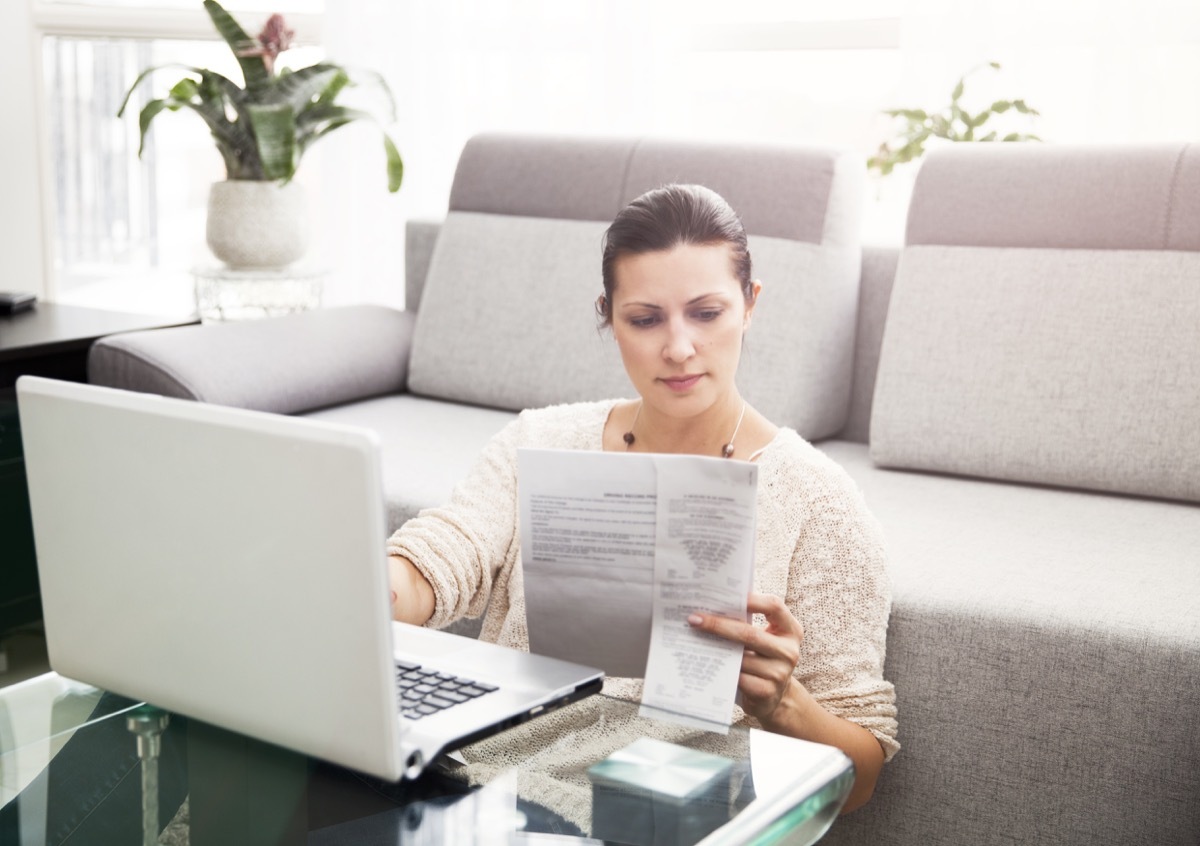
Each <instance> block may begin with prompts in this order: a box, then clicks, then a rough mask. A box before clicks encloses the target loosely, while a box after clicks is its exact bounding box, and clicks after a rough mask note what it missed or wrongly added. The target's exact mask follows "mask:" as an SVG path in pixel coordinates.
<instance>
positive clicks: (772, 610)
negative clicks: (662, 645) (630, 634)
mask: <svg viewBox="0 0 1200 846" xmlns="http://www.w3.org/2000/svg"><path fill="white" fill-rule="evenodd" d="M746 608H747V610H748V611H750V612H752V613H758V614H762V615H763V616H765V617H766V618H767V627H766V628H765V629H760V628H758V627H756V626H753V625H751V624H750V623H746V622H743V621H741V620H734V619H732V618H730V617H721V616H717V615H715V614H700V613H696V614H692V615H691V616H690V617H688V622H689V623H690V624H691V625H692V626H693V627H695V628H697V629H700V630H701V631H706V632H710V633H712V634H715V635H717V636H719V637H723V638H725V639H726V640H732V641H733V642H735V643H740V644H742V645H743V646H745V647H746V652H745V655H744V656H743V657H742V674H741V676H740V678H739V679H738V689H739V690H740V691H741V692H742V709H743V710H744V711H745V712H746V713H747V714H750V715H751V716H753V717H756V718H757V719H758V720H759V722H761V723H763V724H764V725H765V724H767V723H768V722H769V721H770V718H771V716H772V715H773V714H774V713H775V711H776V709H778V708H779V706H780V704H781V703H782V702H783V701H784V698H785V697H786V696H787V695H788V693H789V691H790V690H791V689H792V672H793V671H794V670H795V669H796V664H797V663H798V662H799V661H800V644H801V642H802V641H803V640H804V627H803V626H801V625H800V621H799V620H797V619H796V618H795V617H794V616H792V612H791V611H790V610H788V607H787V605H785V604H784V602H783V600H782V599H780V598H779V597H778V596H775V595H773V594H768V593H752V594H750V597H749V600H748V601H747V603H746Z"/></svg>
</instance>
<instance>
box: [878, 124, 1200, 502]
mask: <svg viewBox="0 0 1200 846" xmlns="http://www.w3.org/2000/svg"><path fill="white" fill-rule="evenodd" d="M979 147H986V148H987V149H979V148H977V147H976V145H960V147H958V148H949V149H946V150H943V151H938V152H936V153H934V154H932V155H931V156H930V157H929V159H928V160H927V161H926V163H925V165H924V166H923V168H922V170H921V173H920V174H919V175H918V179H917V184H916V186H915V187H914V192H913V200H912V205H911V208H910V216H909V225H908V237H907V240H908V244H907V245H906V247H905V248H904V250H903V251H902V253H901V256H900V262H899V266H898V268H897V273H896V281H895V287H894V290H893V292H892V298H891V304H890V307H889V311H888V318H887V325H886V328H885V330H884V337H883V345H882V349H881V353H880V364H879V370H878V375H877V382H876V388H875V397H874V405H873V409H872V417H871V435H870V437H871V456H872V458H873V459H874V460H875V461H876V463H877V464H880V465H883V466H888V467H902V468H911V469H920V470H932V471H942V472H950V473H961V474H966V475H974V476H983V477H989V478H998V479H1008V480H1014V481H1024V482H1035V483H1043V484H1054V485H1063V486H1070V487H1081V488H1088V489H1096V490H1106V491H1114V492H1122V493H1130V494H1142V495H1148V496H1159V497H1168V498H1176V499H1185V500H1200V391H1197V389H1196V386H1197V385H1198V384H1200V331H1198V329H1197V327H1200V252H1197V251H1198V250H1200V203H1198V202H1197V200H1196V197H1197V187H1198V186H1200V148H1197V147H1194V146H1176V147H1165V146H1164V147H1154V148H1128V149H1110V148H1100V149H1097V148H1084V147H1075V148H1063V147H1057V148H1056V147H1050V146H1046V147H1042V146H1033V145H1029V146H1026V145H994V146H992V145H979ZM1189 186H1190V188H1189ZM1185 194H1188V195H1189V196H1187V197H1185V196H1184V195H1185Z"/></svg>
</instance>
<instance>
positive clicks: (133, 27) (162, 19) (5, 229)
mask: <svg viewBox="0 0 1200 846" xmlns="http://www.w3.org/2000/svg"><path fill="white" fill-rule="evenodd" d="M228 6H229V7H232V8H231V11H233V12H234V13H235V14H236V15H237V16H238V19H239V20H240V21H241V23H242V24H243V26H245V27H246V28H247V29H248V30H249V31H252V32H253V31H257V30H258V29H259V28H260V27H261V26H262V24H263V22H265V20H266V19H267V17H269V14H270V13H268V12H243V11H240V10H238V9H237V8H236V6H237V3H236V2H229V3H228ZM278 6H279V9H278V11H279V12H280V13H282V14H284V15H285V16H286V17H287V19H288V25H289V26H290V27H292V28H293V29H294V30H295V32H296V42H297V43H298V44H301V45H307V44H318V43H320V41H321V30H322V26H323V19H324V15H323V14H321V13H312V12H300V11H295V9H294V7H293V8H291V9H290V8H289V4H288V2H287V0H279V3H278ZM55 36H66V37H74V38H129V39H146V40H151V39H153V40H160V39H161V40H171V39H176V40H178V39H184V40H195V41H217V40H219V36H217V34H216V33H215V32H214V30H213V27H212V21H211V20H210V19H209V17H208V14H207V13H206V12H205V11H204V10H203V8H200V7H199V4H198V3H197V8H195V9H164V8H159V7H156V6H154V5H153V3H152V2H146V3H142V4H140V5H123V6H112V7H106V6H99V5H95V4H88V3H85V2H48V0H16V2H10V3H5V4H4V6H3V8H2V9H0V73H3V78H5V79H8V80H20V79H27V80H29V81H30V84H27V85H11V86H10V89H9V90H10V97H11V100H10V103H9V106H10V109H11V112H10V113H11V114H14V115H26V116H28V119H26V120H15V121H13V125H12V126H11V128H10V130H9V131H7V132H5V133H2V134H0V180H2V181H3V183H4V184H5V185H7V186H9V189H10V190H9V191H8V192H6V193H7V197H6V200H5V203H4V208H3V211H0V250H3V253H4V255H5V257H6V264H7V266H8V269H9V270H10V272H11V276H10V277H9V278H10V279H11V280H12V281H11V282H5V283H4V287H5V288H6V289H8V288H12V289H16V290H23V291H30V292H32V293H34V294H35V295H37V296H38V298H39V299H44V300H48V301H53V300H54V299H55V298H56V295H57V293H58V290H57V281H58V280H57V279H56V277H55V273H54V259H53V255H54V244H55V239H56V237H57V228H56V225H55V221H54V192H53V185H52V181H53V178H54V173H55V170H56V167H57V163H56V162H55V161H54V160H53V154H52V148H51V145H50V128H49V121H48V115H47V109H46V103H47V91H46V86H45V77H44V74H43V71H42V61H43V59H42V50H43V39H44V38H46V37H55Z"/></svg>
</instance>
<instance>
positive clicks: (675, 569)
mask: <svg viewBox="0 0 1200 846" xmlns="http://www.w3.org/2000/svg"><path fill="white" fill-rule="evenodd" d="M655 464H656V466H657V469H658V502H657V505H658V509H657V511H658V525H657V532H656V539H655V556H654V571H655V572H654V602H653V617H652V620H653V623H652V628H651V635H650V658H649V661H648V662H647V665H646V683H645V688H644V690H643V693H642V702H643V703H645V705H648V706H653V707H654V708H657V709H660V710H663V711H667V712H673V713H676V714H681V715H685V716H687V717H695V718H700V719H702V720H706V721H710V722H713V723H717V724H720V725H722V726H728V725H729V723H730V720H731V719H732V716H733V705H734V698H735V696H736V694H737V681H738V676H739V674H740V673H741V666H742V653H743V648H742V645H741V644H738V643H734V642H732V641H729V640H726V639H725V638H722V637H718V636H716V635H712V634H709V633H707V632H702V631H699V630H697V629H695V628H693V627H692V626H691V625H689V624H688V622H687V618H688V615H689V614H691V613H692V612H694V611H704V612H706V613H709V614H719V615H721V616H724V617H733V618H736V619H741V620H745V619H747V617H746V599H747V596H748V595H749V593H750V588H751V585H752V583H753V578H754V530H755V525H754V517H755V509H754V504H755V492H756V490H757V486H758V467H757V465H754V464H751V463H748V462H744V461H729V460H728V459H707V458H705V459H701V460H696V457H695V456H678V455H661V456H655Z"/></svg>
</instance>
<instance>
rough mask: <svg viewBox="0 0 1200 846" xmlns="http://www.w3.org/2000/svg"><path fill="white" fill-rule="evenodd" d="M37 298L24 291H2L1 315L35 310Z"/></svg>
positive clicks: (0, 297)
mask: <svg viewBox="0 0 1200 846" xmlns="http://www.w3.org/2000/svg"><path fill="white" fill-rule="evenodd" d="M36 302H37V296H36V295H34V294H30V293H27V292H24V291H0V314H16V313H17V312H18V311H25V309H28V308H33V304H34V303H36Z"/></svg>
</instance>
